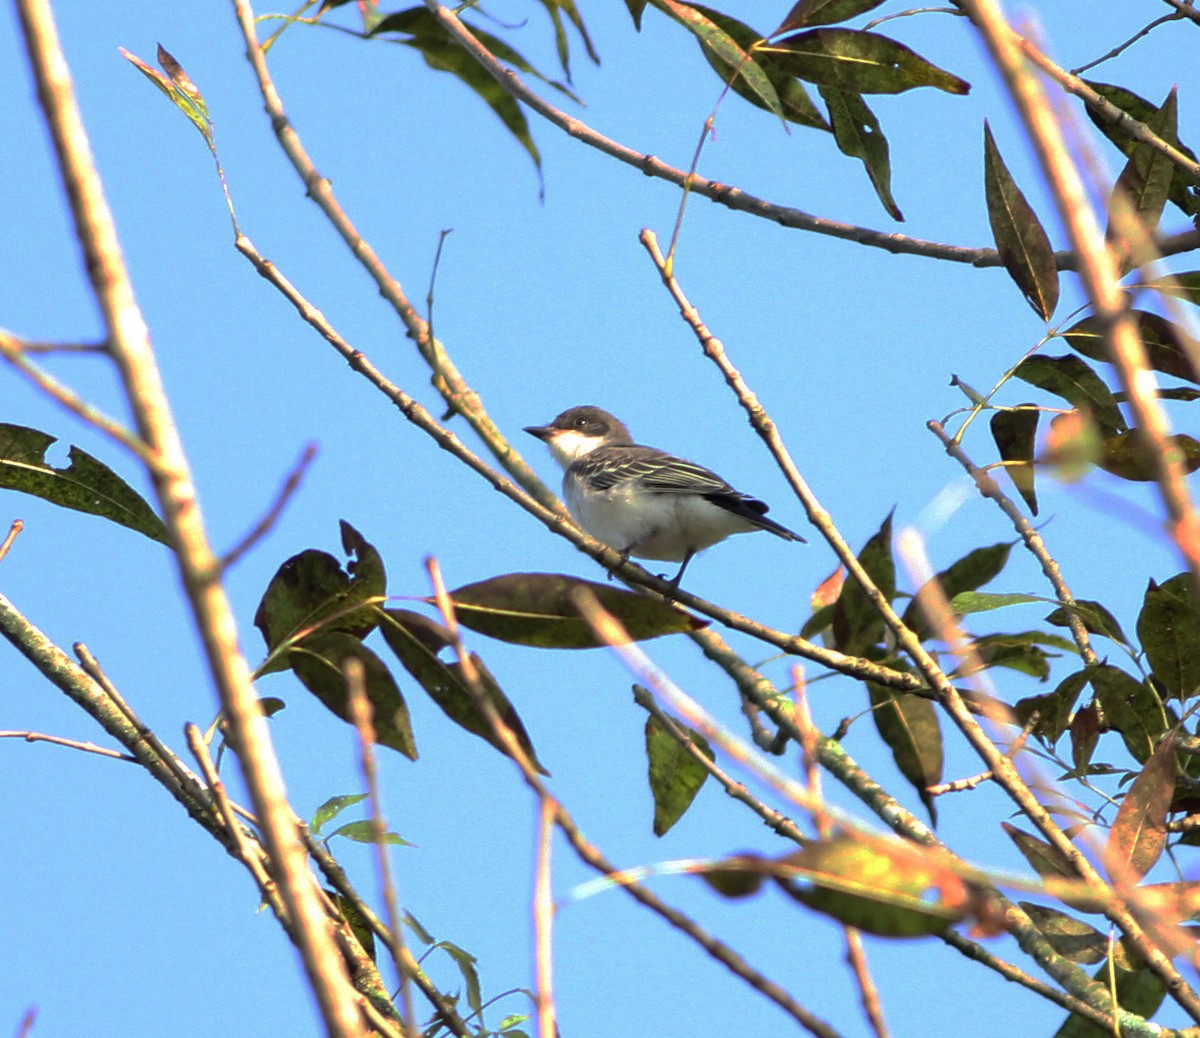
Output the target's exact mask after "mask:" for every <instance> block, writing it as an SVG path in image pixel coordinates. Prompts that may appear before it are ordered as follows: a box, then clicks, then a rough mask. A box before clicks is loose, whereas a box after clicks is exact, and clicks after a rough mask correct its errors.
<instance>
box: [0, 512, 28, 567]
mask: <svg viewBox="0 0 1200 1038" xmlns="http://www.w3.org/2000/svg"><path fill="white" fill-rule="evenodd" d="M24 529H25V522H24V520H21V519H14V520H13V521H12V524H11V525H10V526H9V528H8V533H7V534H5V536H4V541H3V542H2V543H0V559H3V558H4V556H5V555H7V554H8V553H9V551H10V550H11V549H12V546H13V543H14V542H15V541H16V539H17V535H18V534H20V532H21V531H22V530H24Z"/></svg>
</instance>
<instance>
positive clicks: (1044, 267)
mask: <svg viewBox="0 0 1200 1038" xmlns="http://www.w3.org/2000/svg"><path fill="white" fill-rule="evenodd" d="M983 183H984V195H985V197H986V199H987V210H988V221H989V222H990V223H991V226H992V238H993V240H994V241H995V242H996V249H997V251H998V252H999V253H1000V261H1001V262H1002V263H1003V264H1004V269H1005V270H1007V271H1008V275H1009V277H1011V278H1012V279H1013V281H1014V282H1015V283H1016V286H1017V288H1019V289H1020V290H1021V293H1022V295H1024V296H1025V298H1026V299H1027V300H1028V302H1029V305H1030V306H1032V307H1033V310H1034V313H1036V314H1037V315H1038V316H1039V317H1041V319H1042V320H1043V321H1049V320H1050V317H1051V315H1052V314H1053V313H1054V308H1055V307H1056V306H1057V305H1058V262H1057V260H1056V259H1055V257H1054V246H1052V245H1051V244H1050V237H1049V235H1047V234H1046V229H1045V228H1044V227H1043V226H1042V225H1041V222H1040V221H1039V220H1038V218H1037V213H1035V212H1034V211H1033V207H1032V206H1031V205H1030V204H1029V202H1028V201H1026V199H1025V196H1024V195H1023V194H1022V193H1021V190H1020V188H1018V187H1017V185H1016V182H1015V181H1014V180H1013V178H1012V174H1011V173H1009V171H1008V167H1007V166H1005V165H1004V160H1003V159H1002V158H1001V157H1000V151H999V149H998V148H997V147H996V141H995V139H994V138H993V137H992V129H991V127H990V126H988V124H987V121H986V120H984V123H983Z"/></svg>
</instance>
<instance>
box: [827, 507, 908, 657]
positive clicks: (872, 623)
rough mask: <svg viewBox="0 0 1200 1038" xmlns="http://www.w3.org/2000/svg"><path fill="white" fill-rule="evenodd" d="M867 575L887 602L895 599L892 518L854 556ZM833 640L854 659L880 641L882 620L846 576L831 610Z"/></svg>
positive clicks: (856, 584)
mask: <svg viewBox="0 0 1200 1038" xmlns="http://www.w3.org/2000/svg"><path fill="white" fill-rule="evenodd" d="M858 561H859V562H860V563H861V564H862V567H863V569H865V570H866V571H867V576H869V577H870V578H871V580H872V581H873V582H874V584H875V586H876V587H877V588H878V589H879V590H880V592H882V594H883V596H884V597H885V598H886V599H887V600H888V601H889V602H890V601H892V599H894V598H895V597H896V562H895V560H894V559H893V557H892V515H891V513H889V514H888V516H887V518H885V519H884V520H883V525H882V526H881V527H880V528H879V532H878V533H876V534H875V535H874V536H873V537H871V539H870V540H868V541H867V543H866V544H865V545H864V546H863V549H862V551H860V552H859V553H858ZM832 621H833V637H834V644H835V645H836V646H837V648H838V650H839V651H841V652H844V653H847V654H848V655H852V656H858V655H861V653H862V652H863V651H864V650H865V649H867V648H869V647H870V646H872V645H876V644H878V643H879V642H880V641H882V639H883V619H882V618H881V617H880V615H879V610H878V609H876V608H875V606H874V605H873V604H872V603H871V600H870V599H869V598H867V593H866V592H865V591H864V590H863V588H862V585H860V584H859V582H858V581H857V580H855V579H854V578H853V577H848V578H847V579H846V582H845V584H844V585H842V593H841V594H840V595H839V596H838V600H837V602H836V603H835V604H834V607H833V617H832Z"/></svg>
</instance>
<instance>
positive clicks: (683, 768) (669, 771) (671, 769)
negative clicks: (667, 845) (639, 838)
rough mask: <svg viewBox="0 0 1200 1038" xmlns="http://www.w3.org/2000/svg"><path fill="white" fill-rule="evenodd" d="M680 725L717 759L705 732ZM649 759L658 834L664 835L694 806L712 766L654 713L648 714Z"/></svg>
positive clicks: (655, 825) (708, 756) (693, 741)
mask: <svg viewBox="0 0 1200 1038" xmlns="http://www.w3.org/2000/svg"><path fill="white" fill-rule="evenodd" d="M677 723H678V722H677ZM679 727H680V729H682V731H683V732H685V733H686V735H687V737H688V739H689V740H690V741H691V743H692V745H693V746H695V747H696V748H697V749H699V750H700V752H701V753H703V754H704V756H706V757H707V758H708V759H709V760H714V759H715V755H714V754H713V751H712V747H711V746H709V745H708V740H707V739H705V738H704V736H703V735H701V734H700V733H699V732H697V731H693V730H692V729H691V728H686V727H684V726H683V725H679ZM646 760H647V762H648V764H649V772H650V792H651V794H652V795H653V796H654V835H655V836H662V835H664V834H665V833H666V832H667V830H669V829H670V828H671V826H673V825H674V824H675V823H676V822H678V821H679V819H680V818H682V817H683V814H684V812H685V811H687V809H688V808H689V807H691V805H692V801H693V800H695V799H696V794H697V793H699V792H700V787H701V786H703V785H704V780H705V779H707V778H708V769H707V768H705V767H704V765H703V764H701V763H700V762H699V761H698V760H696V758H695V757H694V756H692V754H690V753H689V752H688V751H687V749H686V748H684V747H683V746H681V745H680V744H679V740H678V739H676V738H675V736H673V735H672V734H671V733H670V732H668V731H666V730H665V729H664V728H663V726H662V725H661V724H660V723H659V722H658V721H657V720H655V718H653V717H647V718H646Z"/></svg>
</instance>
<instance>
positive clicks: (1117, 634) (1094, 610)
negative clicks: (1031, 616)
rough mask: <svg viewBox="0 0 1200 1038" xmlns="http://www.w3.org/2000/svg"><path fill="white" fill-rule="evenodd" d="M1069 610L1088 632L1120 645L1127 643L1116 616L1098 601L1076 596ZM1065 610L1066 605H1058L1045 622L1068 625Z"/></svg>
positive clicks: (1056, 625) (1058, 625)
mask: <svg viewBox="0 0 1200 1038" xmlns="http://www.w3.org/2000/svg"><path fill="white" fill-rule="evenodd" d="M1071 611H1072V612H1074V613H1075V614H1076V615H1077V616H1078V617H1079V619H1081V620H1082V621H1083V626H1084V628H1085V629H1086V630H1087V631H1088V632H1089V633H1090V634H1099V635H1103V636H1104V637H1105V638H1111V639H1112V640H1113V641H1116V642H1120V643H1121V644H1122V645H1128V644H1129V639H1128V638H1126V637H1125V632H1124V631H1123V630H1122V629H1121V625H1120V623H1119V622H1118V621H1117V618H1116V617H1115V616H1113V615H1112V613H1110V612H1109V611H1108V609H1107V608H1106V607H1105V606H1103V605H1101V604H1100V603H1099V602H1092V601H1089V600H1088V599H1086V598H1077V599H1075V601H1074V603H1073V605H1072V606H1071ZM1067 612H1068V610H1067V607H1066V606H1059V607H1058V608H1057V609H1055V610H1054V611H1053V612H1052V613H1050V615H1049V616H1047V617H1046V623H1048V624H1054V626H1055V627H1068V626H1070V625H1069V623H1068V622H1067Z"/></svg>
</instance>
